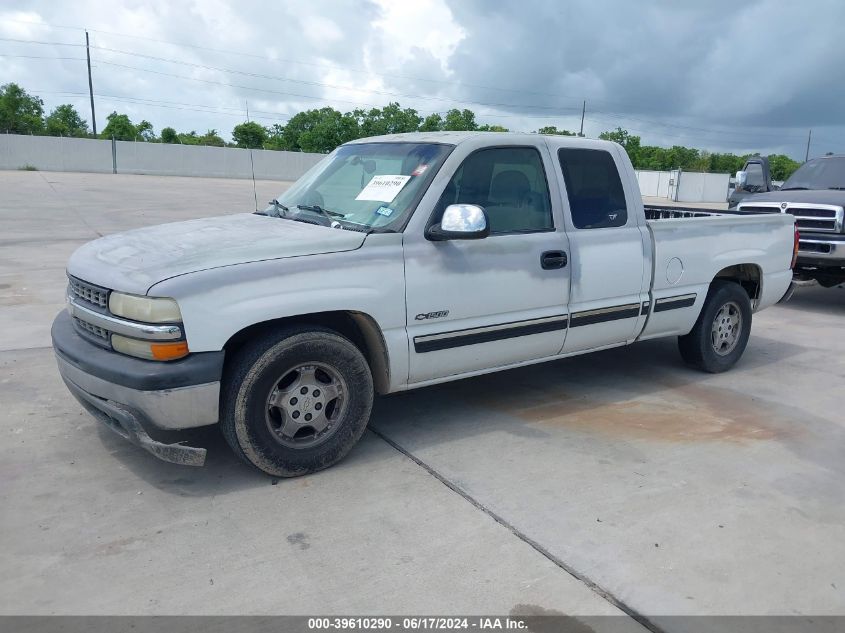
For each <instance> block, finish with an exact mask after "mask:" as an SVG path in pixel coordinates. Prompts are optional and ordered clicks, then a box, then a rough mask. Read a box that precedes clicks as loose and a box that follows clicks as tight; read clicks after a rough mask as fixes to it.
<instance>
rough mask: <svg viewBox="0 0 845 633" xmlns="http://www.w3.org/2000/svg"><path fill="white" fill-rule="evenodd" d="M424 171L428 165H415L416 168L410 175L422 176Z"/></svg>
mask: <svg viewBox="0 0 845 633" xmlns="http://www.w3.org/2000/svg"><path fill="white" fill-rule="evenodd" d="M426 169H428V165H417V168H416V169H415V170H414V171H412V172H411V175H412V176H422V175H423V174H424V173H425V170H426Z"/></svg>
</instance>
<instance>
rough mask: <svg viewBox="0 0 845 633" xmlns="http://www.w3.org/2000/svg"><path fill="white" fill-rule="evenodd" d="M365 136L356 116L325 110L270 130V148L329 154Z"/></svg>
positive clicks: (307, 112) (299, 115) (306, 113)
mask: <svg viewBox="0 0 845 633" xmlns="http://www.w3.org/2000/svg"><path fill="white" fill-rule="evenodd" d="M361 136H366V135H365V134H362V133H361V131H360V127H359V124H358V119H357V117H356V115H355V113H348V112H347V113H346V114H343V113H341V112H338V111H337V110H335V109H334V108H330V107H325V108H320V109H315V110H305V111H304V112H299V113H297V114H295V115H294V116H292V117H291V119H290V121H288V122H287V125H285V126H284V127H282V126H281V125H278V124H277V125H274V126H273V127H272V128H271V129H270V143H269V146H270V147H272V148H273V149H284V150H291V151H302V152H319V153H325V152H330V151H332V150H333V149H334V148H335V147H337V146H338V145H342V144H343V143H346V142H347V141H351V140H353V139H356V138H360V137H361Z"/></svg>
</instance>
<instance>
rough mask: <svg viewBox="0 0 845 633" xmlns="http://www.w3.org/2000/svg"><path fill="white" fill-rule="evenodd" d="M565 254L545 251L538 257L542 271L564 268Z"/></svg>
mask: <svg viewBox="0 0 845 633" xmlns="http://www.w3.org/2000/svg"><path fill="white" fill-rule="evenodd" d="M566 263H567V259H566V253H564V252H563V251H545V252H544V253H542V254H541V255H540V266H542V267H543V270H556V269H558V268H564V267H565V266H566Z"/></svg>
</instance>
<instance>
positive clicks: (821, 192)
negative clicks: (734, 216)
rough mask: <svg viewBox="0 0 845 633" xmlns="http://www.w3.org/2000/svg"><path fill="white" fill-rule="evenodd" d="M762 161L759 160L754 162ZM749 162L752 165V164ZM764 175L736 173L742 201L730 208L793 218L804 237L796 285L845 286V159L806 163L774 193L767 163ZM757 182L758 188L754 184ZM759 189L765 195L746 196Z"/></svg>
mask: <svg viewBox="0 0 845 633" xmlns="http://www.w3.org/2000/svg"><path fill="white" fill-rule="evenodd" d="M751 160H757V159H751ZM751 160H749V163H750V162H751ZM762 160H764V161H765V169H763V168H762V166H760V172H762V178H763V180H762V182H760V180H759V177H760V173H759V172H758V171H757V168H756V167H754V168H753V169H754V171H753V172H749V171H747V170H748V168H749V164H748V163H747V164H746V168H745V169H744V170H743V171H740V172H737V175H736V181H737V191H739V190H740V189H742V193H743V194H744V195H740V194H737V201H736V202H733V201H732V200H731V199H732V198H733V194H731V199H729V202H730V203H731V207H734V206H735V207H736V210H737V211H739V212H744V213H771V212H772V211H774V210H777V211H780V212H781V213H791V214H792V215H794V216H795V226H796V227H797V228H798V232H799V234H800V237H799V243H798V261H797V263H796V265H795V278H796V279H797V280H816V281H818V282H819V284H821V285H822V286H825V287H831V286H836V285H839V284H841V283H844V282H845V155H833V156H824V157H822V158H814V159H813V160H810V161H807V162H806V163H804V164H803V165H801V167H799V168H798V169H797V170H796V171H795V173H794V174H792V175H791V176H790V177H789V178H788V179H787V180H786V181H785V182H784V183H783V186H782V187H781V188H780V190H773V188H772V186H771V175H770V174H769V169H768V167H769V165H768V161H767V160H766V159H762ZM752 181H753V182H752ZM749 186H750V187H752V188H759V190H760V191H761V192H760V193H756V192H754V191H747V190H746V189H747V188H748V187H749Z"/></svg>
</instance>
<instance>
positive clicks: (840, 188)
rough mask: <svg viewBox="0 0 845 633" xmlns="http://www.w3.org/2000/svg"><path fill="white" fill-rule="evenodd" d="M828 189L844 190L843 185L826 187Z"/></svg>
mask: <svg viewBox="0 0 845 633" xmlns="http://www.w3.org/2000/svg"><path fill="white" fill-rule="evenodd" d="M828 189H833V190H834V191H845V187H828Z"/></svg>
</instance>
